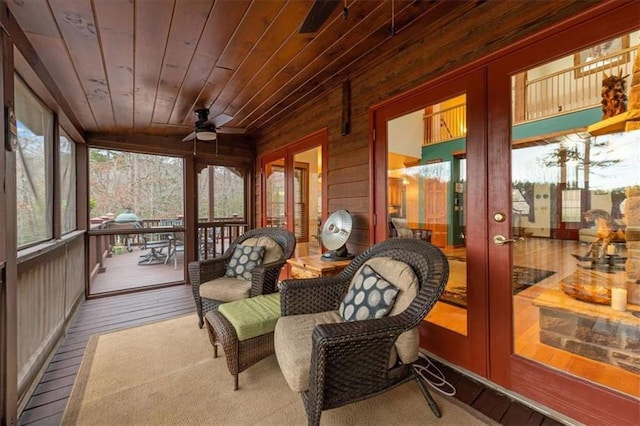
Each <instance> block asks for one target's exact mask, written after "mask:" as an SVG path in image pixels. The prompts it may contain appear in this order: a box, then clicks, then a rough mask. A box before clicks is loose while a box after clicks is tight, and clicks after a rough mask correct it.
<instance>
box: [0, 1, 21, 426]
mask: <svg viewBox="0 0 640 426" xmlns="http://www.w3.org/2000/svg"><path fill="white" fill-rule="evenodd" d="M7 14H8V9H7V5H6V3H3V4H2V5H0V21H4V20H6V16H7ZM0 46H1V47H0V48H1V50H2V56H1V57H2V62H0V81H2V82H3V83H2V85H0V87H1V88H2V89H1V90H2V92H1V93H0V96H1V97H2V100H3V106H4V108H3V113H2V114H1V115H0V129H2V130H3V131H2V139H3V141H2V142H3V143H2V151H1V152H2V153H1V154H0V160H1V161H0V163H1V164H0V171H1V172H2V175H3V176H4V185H2V186H1V187H0V206H1V207H0V223H2V228H3V229H2V230H1V231H0V265H4V267H0V401H2V402H0V424H3V425H14V424H16V423H17V420H18V419H17V417H18V371H17V364H18V361H17V357H18V311H17V304H18V297H17V285H18V284H17V283H18V267H17V227H16V153H15V151H14V150H7V148H6V144H5V139H6V137H7V133H6V129H7V122H6V111H7V110H8V109H9V108H11V109H13V108H14V100H13V94H14V88H13V81H14V80H13V44H12V43H11V40H10V39H9V37H7V35H6V34H4V33H0Z"/></svg>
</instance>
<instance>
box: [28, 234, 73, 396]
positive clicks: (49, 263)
mask: <svg viewBox="0 0 640 426" xmlns="http://www.w3.org/2000/svg"><path fill="white" fill-rule="evenodd" d="M73 234H74V235H75V237H66V238H65V240H63V241H62V242H57V243H55V248H52V249H51V250H50V251H48V252H45V253H44V254H39V255H38V256H35V257H33V258H31V259H29V260H25V261H22V262H21V263H19V264H18V284H17V295H18V306H17V308H18V309H17V311H18V360H17V361H18V396H19V398H22V397H23V396H25V392H27V390H28V389H29V387H30V386H31V383H32V382H33V380H34V379H35V378H36V376H37V375H38V373H39V371H40V369H41V368H42V366H43V365H46V364H45V363H46V360H47V358H48V356H49V354H50V353H51V351H52V350H53V349H54V348H55V346H56V345H57V344H58V341H59V340H60V339H61V338H62V337H63V335H64V331H65V328H66V326H67V325H68V322H69V320H70V319H71V315H72V314H73V311H74V308H75V306H76V305H77V304H78V303H79V302H81V301H82V300H84V286H85V262H84V258H85V243H84V236H83V235H82V234H81V233H73Z"/></svg>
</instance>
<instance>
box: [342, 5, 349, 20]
mask: <svg viewBox="0 0 640 426" xmlns="http://www.w3.org/2000/svg"><path fill="white" fill-rule="evenodd" d="M348 17H349V9H348V8H347V0H344V7H343V8H342V19H344V20H345V21H346V20H347V18H348Z"/></svg>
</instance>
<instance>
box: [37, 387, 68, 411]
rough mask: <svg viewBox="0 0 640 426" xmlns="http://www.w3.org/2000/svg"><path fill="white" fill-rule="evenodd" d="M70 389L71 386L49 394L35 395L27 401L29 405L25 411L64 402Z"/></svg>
mask: <svg viewBox="0 0 640 426" xmlns="http://www.w3.org/2000/svg"><path fill="white" fill-rule="evenodd" d="M71 389H73V385H68V386H64V387H61V388H58V389H56V390H54V391H51V392H47V393H42V394H40V395H35V396H33V397H32V398H30V399H29V403H28V404H27V406H26V407H25V409H26V410H30V409H32V408H35V407H40V406H42V405H46V404H51V403H53V402H56V401H60V400H62V399H64V400H66V399H68V398H69V396H70V395H71Z"/></svg>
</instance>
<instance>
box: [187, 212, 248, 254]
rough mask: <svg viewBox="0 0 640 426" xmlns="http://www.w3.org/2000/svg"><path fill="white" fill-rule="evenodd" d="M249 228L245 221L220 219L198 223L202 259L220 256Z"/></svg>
mask: <svg viewBox="0 0 640 426" xmlns="http://www.w3.org/2000/svg"><path fill="white" fill-rule="evenodd" d="M248 230H249V224H248V223H246V222H245V221H238V220H237V219H236V220H233V219H232V220H229V219H218V220H213V221H211V222H200V223H198V248H199V251H198V252H199V257H200V260H204V259H210V258H214V257H217V256H220V255H221V254H223V253H224V252H225V250H226V249H227V248H228V247H229V245H231V243H232V242H233V241H234V240H235V239H236V238H238V237H239V236H240V235H242V234H243V233H245V232H246V231H248Z"/></svg>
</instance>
